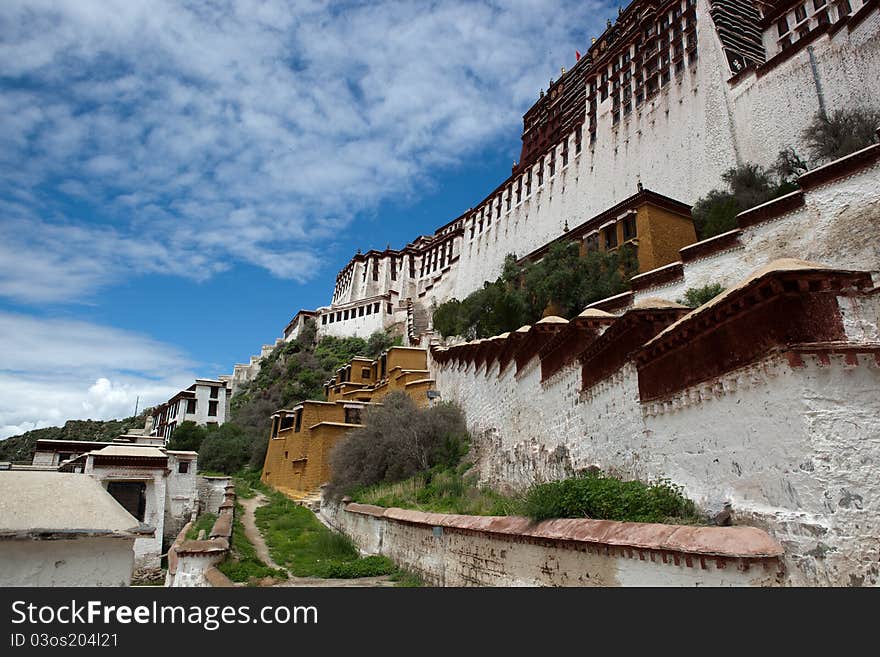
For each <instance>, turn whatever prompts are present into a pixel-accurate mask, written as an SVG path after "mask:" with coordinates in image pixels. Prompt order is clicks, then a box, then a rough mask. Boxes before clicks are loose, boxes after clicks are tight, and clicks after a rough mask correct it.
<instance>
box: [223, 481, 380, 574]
mask: <svg viewBox="0 0 880 657" xmlns="http://www.w3.org/2000/svg"><path fill="white" fill-rule="evenodd" d="M255 492H256V495H255V496H254V497H248V498H239V502H241V505H242V507H244V514H242V517H241V524H242V525H244V535H245V536H246V537H247V539H248V540H249V541H250V542H251V545H253V546H254V550H255V551H256V553H257V556H258V557H259V558H260V560H261V561H263V563H265V564H266V565H267V566H269V567H270V568H276V569H281V570H287V569H286V568H284V567H282V566H279V565H278V564H277V563H275V561H274V560H273V559H272V555H271V554H270V553H269V546H268V545H266V541H265V540H264V539H263V534H262V533H261V532H260V529H259V527H257V521H256V517H255V516H254V512H255V511H256V510H257V509H258V508H259V507H261V506H263V505H264V504H265V503H266V502H267V500H266V496H265V495H263V494H262V493H260V492H257V491H255ZM394 585H395V583H394V582H392V581H391V578H390V577H388V576H387V575H383V576H382V577H358V578H355V579H324V578H321V577H294V576H293V575H290V579H288V580H285V581H280V582H278V583H277V584H275V586H314V587H322V588H340V587H364V586H394Z"/></svg>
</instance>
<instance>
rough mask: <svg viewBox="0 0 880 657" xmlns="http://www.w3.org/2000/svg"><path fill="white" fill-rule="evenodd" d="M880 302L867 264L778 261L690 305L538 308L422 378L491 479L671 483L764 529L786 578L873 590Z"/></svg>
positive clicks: (443, 353) (452, 351)
mask: <svg viewBox="0 0 880 657" xmlns="http://www.w3.org/2000/svg"><path fill="white" fill-rule="evenodd" d="M878 295H880V293H878V291H877V288H876V287H875V285H874V283H873V281H872V279H871V276H870V275H869V274H866V273H856V272H850V271H845V270H830V269H825V268H821V267H813V266H811V265H807V264H804V263H790V264H785V263H781V264H780V263H777V264H776V265H775V266H771V267H769V268H767V269H766V270H764V271H761V272H757V273H756V274H754V275H753V276H751V277H749V279H748V280H747V282H746V283H744V284H742V285H740V286H738V287H736V288H734V289H732V290H729V291H728V292H727V293H725V295H723V296H721V297H718V298H716V300H714V301H713V302H711V303H710V304H707V305H706V306H703V307H702V308H700V309H698V310H696V311H692V312H688V309H684V308H681V307H678V306H676V305H675V304H670V303H669V302H664V301H660V300H654V301H651V300H642V301H641V302H639V303H637V304H635V305H634V306H633V307H631V308H630V309H628V310H626V311H625V312H624V313H623V314H622V315H620V316H608V315H604V314H599V313H597V312H596V311H588V312H587V313H586V314H585V316H582V317H579V318H576V319H575V320H572V322H565V321H564V320H559V319H554V320H553V321H548V320H546V319H545V320H542V322H539V323H538V324H536V325H535V326H534V327H530V328H529V327H526V328H525V329H523V330H521V331H518V332H516V333H514V334H511V335H509V336H503V337H499V338H494V339H490V340H483V341H475V342H472V343H466V344H463V345H459V346H457V347H451V348H447V349H443V348H438V349H435V350H434V351H433V352H432V356H433V364H432V371H433V372H434V374H435V378H436V381H437V387H438V389H439V390H440V391H441V394H442V395H443V399H444V400H450V401H454V402H456V403H458V404H459V405H461V407H462V408H463V410H464V413H465V415H466V417H467V420H468V424H469V426H470V428H471V431H472V432H473V434H474V436H475V448H476V452H477V454H478V460H477V467H478V468H479V472H480V475H481V481H482V482H483V483H486V484H490V485H493V486H496V487H500V488H505V487H507V488H515V489H522V488H523V487H525V486H527V485H529V484H531V483H533V482H535V481H543V480H552V479H558V478H560V477H564V476H568V475H570V474H572V473H574V472H577V471H579V470H583V469H586V468H589V467H592V466H598V467H600V468H602V469H603V470H606V471H610V472H613V473H616V474H619V475H620V476H623V477H624V478H638V479H643V480H651V479H656V478H660V477H663V478H669V479H671V480H672V481H673V482H674V483H676V484H678V485H680V486H682V487H683V488H684V490H685V493H686V494H687V495H688V496H689V497H691V498H692V499H694V500H695V501H696V502H697V503H698V504H699V505H700V506H701V507H702V508H703V509H704V510H706V511H707V512H708V513H710V514H711V513H714V512H717V511H720V510H721V509H722V508H723V507H724V505H725V504H730V505H732V508H733V509H734V515H735V518H736V520H737V522H745V523H748V524H756V525H759V526H763V527H765V528H766V529H767V530H768V531H769V532H770V533H771V535H773V536H774V537H775V538H776V539H777V540H779V541H780V543H781V544H782V545H783V546H784V547H785V549H786V553H785V557H784V560H785V563H786V579H785V581H786V582H787V583H790V584H813V585H816V584H832V585H845V584H851V583H855V584H858V583H876V582H877V581H878V579H880V577H878V569H877V554H878V551H880V539H878V538H877V537H878V536H880V520H878V519H880V513H878V512H880V508H878V507H877V504H878V500H880V489H878V484H877V480H876V476H875V473H874V467H873V464H874V463H876V462H877V461H878V459H880V441H878V436H880V421H878V420H877V418H878V417H880V398H878V396H877V390H878V389H880V348H878V340H877V337H878V329H877V325H878V313H880V302H878ZM559 354H562V355H563V356H564V357H565V358H562V360H560V359H559V358H558V356H559Z"/></svg>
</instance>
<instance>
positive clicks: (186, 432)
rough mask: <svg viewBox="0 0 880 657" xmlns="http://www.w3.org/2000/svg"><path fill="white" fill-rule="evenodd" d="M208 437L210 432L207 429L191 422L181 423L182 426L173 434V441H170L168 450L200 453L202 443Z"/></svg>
mask: <svg viewBox="0 0 880 657" xmlns="http://www.w3.org/2000/svg"><path fill="white" fill-rule="evenodd" d="M207 435H208V430H207V429H206V428H205V427H200V426H199V425H198V424H196V423H195V422H192V421H191V420H187V421H186V422H181V423H180V426H179V427H177V428H176V429H175V430H174V433H172V434H171V440H169V441H168V449H171V450H175V449H177V450H191V451H193V452H198V451H199V448H200V447H201V446H202V441H203V440H204V439H205V436H207Z"/></svg>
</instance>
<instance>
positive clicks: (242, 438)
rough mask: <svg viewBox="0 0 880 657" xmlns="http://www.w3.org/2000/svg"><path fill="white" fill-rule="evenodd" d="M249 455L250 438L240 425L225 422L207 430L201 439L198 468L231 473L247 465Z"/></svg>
mask: <svg viewBox="0 0 880 657" xmlns="http://www.w3.org/2000/svg"><path fill="white" fill-rule="evenodd" d="M264 440H265V436H264ZM250 455H251V440H250V438H249V437H248V436H247V434H246V433H245V432H244V431H243V430H242V428H241V427H239V426H237V425H236V424H233V423H231V422H227V423H225V424H223V425H221V426H220V427H218V428H217V429H214V430H213V431H209V432H208V434H207V436H206V437H205V439H204V440H203V441H202V444H201V449H200V450H199V470H201V471H206V470H210V471H212V472H223V473H226V474H233V473H235V472H238V471H239V470H241V469H242V468H243V467H244V466H245V465H247V463H248V461H249V459H250Z"/></svg>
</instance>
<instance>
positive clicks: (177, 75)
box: [0, 0, 604, 303]
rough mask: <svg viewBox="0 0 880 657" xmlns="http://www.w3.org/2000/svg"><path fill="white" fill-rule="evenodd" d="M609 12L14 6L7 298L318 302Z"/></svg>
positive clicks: (523, 0)
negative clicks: (164, 284)
mask: <svg viewBox="0 0 880 657" xmlns="http://www.w3.org/2000/svg"><path fill="white" fill-rule="evenodd" d="M602 6H603V5H601V4H600V3H596V2H592V1H587V2H583V1H578V2H573V1H568V0H553V1H551V0H547V1H540V2H539V1H529V0H520V1H513V2H506V3H496V2H486V3H475V2H472V1H471V0H466V1H465V0H450V1H448V2H442V3H425V2H415V1H414V2H391V1H385V2H383V1H376V2H351V3H329V4H328V3H324V2H295V3H293V2H282V1H281V0H265V1H263V0H239V1H233V0H228V1H222V0H221V1H219V2H216V1H212V2H208V1H204V2H178V1H177V0H174V1H171V0H168V1H162V0H149V1H146V0H145V1H137V0H116V1H112V0H95V1H90V0H69V1H66V2H65V1H60V0H54V1H52V0H6V1H5V2H3V3H2V5H0V84H2V86H3V92H2V94H0V115H2V116H3V117H4V120H3V121H2V122H0V199H2V201H3V204H2V205H0V226H2V233H3V234H2V235H0V249H3V251H2V252H0V295H2V296H5V297H7V298H12V299H15V300H18V301H24V302H30V303H35V302H36V303H39V302H45V301H72V300H78V299H82V298H85V297H88V295H89V294H91V293H93V292H94V291H95V290H96V289H98V288H99V287H100V286H102V285H104V284H106V283H108V282H109V281H112V280H114V279H115V278H116V277H118V276H128V275H133V274H137V273H145V272H152V271H163V272H166V273H171V274H176V275H180V276H187V277H191V278H196V279H198V278H204V277H208V276H211V275H212V274H214V273H216V272H217V271H219V270H221V269H223V268H225V267H228V266H230V265H232V264H234V263H235V262H246V263H251V264H256V265H258V266H262V267H264V268H265V269H267V270H268V271H270V272H271V273H272V274H273V275H275V276H278V277H284V278H290V279H294V280H299V281H304V280H307V279H308V278H309V277H310V276H311V275H313V274H314V272H315V271H316V268H317V267H318V266H319V265H320V262H321V259H320V257H319V254H320V253H321V252H322V250H323V249H324V248H326V246H327V244H328V243H330V242H332V240H333V239H334V236H335V235H337V234H338V233H339V231H340V230H342V229H344V227H345V226H347V225H348V223H349V222H350V221H351V219H352V218H353V217H354V216H356V215H357V214H358V213H360V212H363V211H367V210H372V209H374V208H376V207H377V205H378V204H379V203H380V202H382V201H384V200H387V199H389V198H394V197H398V196H404V195H411V194H412V193H413V190H414V189H415V188H416V187H417V186H419V185H421V184H422V183H424V182H425V181H426V177H429V176H431V175H432V172H434V171H435V167H438V166H449V165H451V164H454V163H456V162H460V161H462V159H464V158H467V157H469V156H471V155H472V154H473V153H475V152H476V151H477V149H478V148H480V147H481V146H483V145H485V144H486V143H487V141H489V140H492V139H494V138H496V137H497V136H498V135H499V134H501V131H502V130H505V129H509V127H510V126H511V125H514V124H516V122H517V121H518V118H519V114H520V113H521V111H522V110H523V109H524V108H525V107H526V106H527V105H528V104H529V103H530V102H531V101H532V100H533V99H535V98H536V97H537V92H538V90H539V89H540V88H541V87H542V86H544V87H546V84H547V78H548V77H550V76H551V75H554V74H558V66H559V65H560V64H566V63H569V62H570V60H571V59H572V53H573V51H574V48H575V47H579V48H580V49H581V50H583V47H584V44H586V43H587V42H588V40H589V36H590V35H591V34H594V33H597V32H598V31H600V30H601V28H600V27H599V25H600V24H601V23H602V22H604V13H602V12H601V11H600V12H598V13H597V9H598V8H600V7H602ZM551 51H552V52H551ZM502 173H503V172H499V175H501V174H502ZM448 219H449V217H437V224H438V225H439V224H441V223H443V222H445V221H446V220H448Z"/></svg>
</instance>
